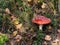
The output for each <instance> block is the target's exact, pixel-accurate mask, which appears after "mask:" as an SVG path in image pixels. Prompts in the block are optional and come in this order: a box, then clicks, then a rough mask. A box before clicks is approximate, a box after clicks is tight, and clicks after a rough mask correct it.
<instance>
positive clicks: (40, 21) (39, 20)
mask: <svg viewBox="0 0 60 45" xmlns="http://www.w3.org/2000/svg"><path fill="white" fill-rule="evenodd" d="M32 22H33V23H37V24H48V23H50V22H51V20H50V19H49V18H47V17H45V16H41V15H37V16H36V17H34V18H33V19H32Z"/></svg>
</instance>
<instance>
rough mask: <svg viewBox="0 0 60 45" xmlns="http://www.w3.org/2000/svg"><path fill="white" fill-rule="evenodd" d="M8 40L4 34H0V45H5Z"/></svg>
mask: <svg viewBox="0 0 60 45" xmlns="http://www.w3.org/2000/svg"><path fill="white" fill-rule="evenodd" d="M7 40H8V37H7V36H6V35H5V34H2V33H0V45H2V44H3V43H5V42H6V41H7Z"/></svg>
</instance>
